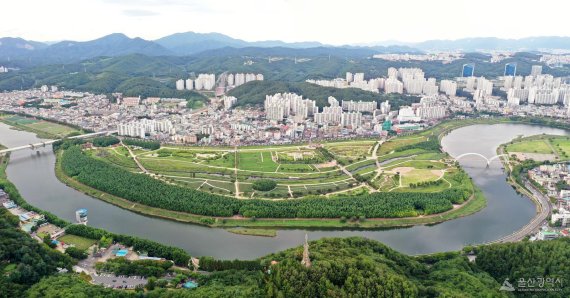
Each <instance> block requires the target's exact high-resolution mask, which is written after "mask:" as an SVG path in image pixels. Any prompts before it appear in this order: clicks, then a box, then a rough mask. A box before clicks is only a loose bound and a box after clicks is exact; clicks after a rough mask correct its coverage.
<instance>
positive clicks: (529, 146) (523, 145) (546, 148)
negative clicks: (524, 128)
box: [507, 140, 552, 154]
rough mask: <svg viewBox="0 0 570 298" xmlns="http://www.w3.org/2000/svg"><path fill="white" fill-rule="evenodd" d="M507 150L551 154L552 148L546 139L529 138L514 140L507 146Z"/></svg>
mask: <svg viewBox="0 0 570 298" xmlns="http://www.w3.org/2000/svg"><path fill="white" fill-rule="evenodd" d="M507 151H508V152H528V153H542V154H552V149H550V145H549V144H548V140H530V141H522V142H515V143H513V144H511V145H508V146H507Z"/></svg>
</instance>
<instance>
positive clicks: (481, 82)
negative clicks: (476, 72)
mask: <svg viewBox="0 0 570 298" xmlns="http://www.w3.org/2000/svg"><path fill="white" fill-rule="evenodd" d="M477 90H483V92H484V94H485V95H491V94H493V82H491V81H489V80H487V79H485V78H484V77H480V78H479V79H477Z"/></svg>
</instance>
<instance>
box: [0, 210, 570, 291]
mask: <svg viewBox="0 0 570 298" xmlns="http://www.w3.org/2000/svg"><path fill="white" fill-rule="evenodd" d="M17 222H18V220H17V218H16V217H15V216H13V215H11V214H9V213H8V212H7V210H6V209H3V208H2V209H0V271H1V272H3V274H2V275H0V286H1V287H2V291H0V297H54V298H55V297H58V298H59V297H63V298H67V297H149V298H153V297H513V296H514V297H537V296H536V293H533V292H523V291H516V292H510V293H509V292H504V291H500V290H499V289H500V286H501V284H502V283H503V281H504V280H505V278H509V280H511V281H512V284H515V285H518V281H520V280H521V279H525V280H527V281H526V282H530V281H528V279H529V278H535V277H536V278H544V279H548V280H552V281H553V282H546V283H545V284H547V286H546V287H547V288H550V289H551V290H552V291H550V292H544V293H541V294H544V295H541V297H568V295H570V286H569V285H568V284H567V280H566V279H567V278H568V268H569V267H570V263H568V262H569V260H570V239H557V240H552V241H537V242H519V243H508V244H493V245H488V246H477V247H466V248H465V249H464V250H463V251H464V252H465V253H472V254H475V255H476V256H477V258H476V261H475V262H469V261H468V259H467V257H466V256H465V255H464V253H460V252H446V253H438V254H432V255H426V256H420V257H412V256H408V255H405V254H402V253H399V252H397V251H395V250H393V249H391V248H389V247H388V246H386V245H383V244H382V243H380V242H377V241H374V240H368V239H365V238H362V237H349V238H324V239H320V240H316V241H310V242H309V252H310V258H311V263H312V265H311V267H309V268H307V267H305V266H303V265H301V258H302V251H303V247H302V246H298V247H295V248H291V249H287V250H285V251H281V252H276V253H273V254H270V255H267V256H264V257H261V258H260V259H257V260H252V261H238V260H235V261H223V260H215V259H213V258H208V257H202V258H201V259H200V261H201V265H203V269H205V270H211V271H214V272H212V273H211V274H206V275H202V274H194V273H184V274H182V275H181V274H180V273H178V272H179V271H176V269H174V270H175V271H171V270H173V269H172V267H171V266H172V263H169V262H157V261H134V262H132V261H127V260H123V259H115V260H112V261H110V262H108V263H106V264H98V265H97V268H98V270H101V271H105V272H114V273H117V274H124V275H130V274H134V275H142V276H149V277H150V279H149V280H152V285H147V287H146V290H145V289H143V288H137V289H135V290H134V291H121V290H112V289H106V288H103V287H101V286H97V285H92V284H90V283H88V281H87V280H89V277H88V276H86V275H80V274H70V273H67V274H56V268H57V267H61V268H70V266H71V265H72V264H73V260H72V259H71V258H70V257H68V256H66V255H64V254H61V253H59V252H57V251H56V250H53V249H51V248H49V247H48V246H46V245H44V244H42V243H39V242H37V241H36V240H34V239H32V238H31V237H30V236H29V235H27V234H25V233H24V232H21V231H20V230H19V229H18V228H17ZM71 227H80V228H79V229H82V230H83V233H82V234H83V235H84V236H86V235H89V234H90V235H91V236H92V237H94V238H96V237H99V236H101V235H102V234H107V235H110V233H108V232H105V231H103V230H98V229H94V228H90V227H86V226H82V225H73V226H71ZM71 227H70V228H71ZM81 227H82V228H81ZM113 237H114V239H117V238H120V236H118V235H113ZM117 240H119V239H117ZM119 241H121V242H123V241H125V239H120V240H119ZM127 245H131V244H127ZM167 271H170V272H176V273H174V274H175V275H176V277H174V279H173V281H174V284H176V283H178V282H179V281H181V280H183V279H181V278H184V276H192V278H194V279H195V280H196V281H197V282H198V284H199V287H198V288H197V289H194V290H183V289H174V288H172V286H171V283H169V282H167V281H164V280H160V279H158V280H157V278H158V277H159V276H161V274H162V273H164V272H167ZM557 280H560V282H556V281H557Z"/></svg>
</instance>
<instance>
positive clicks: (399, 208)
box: [61, 146, 471, 218]
mask: <svg viewBox="0 0 570 298" xmlns="http://www.w3.org/2000/svg"><path fill="white" fill-rule="evenodd" d="M61 158H62V163H61V164H62V169H63V171H64V173H65V174H66V175H68V176H70V177H73V178H74V179H76V180H78V181H79V182H81V183H83V184H86V185H88V186H91V187H93V188H96V189H98V190H101V191H104V192H107V193H110V194H113V195H116V196H118V197H121V198H124V199H127V200H129V201H132V202H136V203H140V204H144V205H148V206H151V207H157V208H163V209H169V210H174V211H182V212H188V213H192V214H198V215H206V216H222V217H231V216H234V215H238V214H239V215H242V216H245V217H256V218H297V217H298V218H335V217H336V218H339V217H342V216H344V217H353V216H358V217H360V216H363V217H366V218H379V217H384V218H386V217H412V216H418V215H429V214H435V213H440V212H444V211H447V210H450V209H452V204H458V203H462V202H464V201H465V200H466V199H467V198H469V196H470V195H471V193H470V191H469V190H467V189H458V188H451V189H446V190H444V191H441V192H436V193H421V192H411V193H404V192H377V193H373V194H363V195H354V196H350V197H349V198H348V197H343V196H339V197H335V198H322V197H315V198H307V199H299V200H284V201H275V202H272V201H267V200H257V199H252V200H238V199H235V198H230V197H225V196H220V195H215V194H210V193H205V192H201V191H197V190H194V189H191V188H184V187H181V186H176V185H169V184H166V183H164V182H162V181H159V180H157V179H154V178H152V177H149V176H147V175H143V174H136V173H132V172H129V171H127V170H125V169H122V168H120V167H117V166H115V165H112V164H109V163H106V162H104V161H100V160H96V159H94V158H92V157H89V156H87V155H85V154H83V153H82V152H81V149H80V148H79V147H77V146H74V147H71V148H69V149H67V150H65V151H64V153H63V154H62V157H61ZM125 185H128V186H129V187H125Z"/></svg>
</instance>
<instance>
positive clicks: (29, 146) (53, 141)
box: [0, 131, 117, 155]
mask: <svg viewBox="0 0 570 298" xmlns="http://www.w3.org/2000/svg"><path fill="white" fill-rule="evenodd" d="M116 132H117V131H100V132H94V133H88V134H84V135H78V136H73V137H69V138H67V139H85V138H90V137H95V136H100V135H111V134H114V133H116ZM59 140H63V139H59ZM59 140H49V141H45V142H40V143H35V144H28V145H24V146H18V147H12V148H7V149H3V150H0V155H2V154H5V153H8V152H13V151H18V150H24V149H32V150H34V149H37V148H41V147H45V146H46V145H51V144H53V143H55V142H57V141H59Z"/></svg>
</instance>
